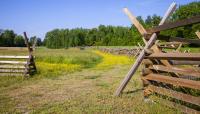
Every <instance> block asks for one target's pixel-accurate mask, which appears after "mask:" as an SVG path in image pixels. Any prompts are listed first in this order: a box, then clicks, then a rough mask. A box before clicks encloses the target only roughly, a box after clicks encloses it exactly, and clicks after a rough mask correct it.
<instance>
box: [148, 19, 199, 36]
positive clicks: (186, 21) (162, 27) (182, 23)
mask: <svg viewBox="0 0 200 114" xmlns="http://www.w3.org/2000/svg"><path fill="white" fill-rule="evenodd" d="M199 22H200V15H198V16H194V17H191V18H188V19H183V20H180V21H176V22H170V23H166V24H163V25H159V26H157V27H153V28H151V29H147V33H148V34H153V33H156V32H160V31H164V30H169V29H172V28H177V27H182V26H185V25H191V24H196V23H199Z"/></svg>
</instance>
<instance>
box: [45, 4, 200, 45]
mask: <svg viewBox="0 0 200 114" xmlns="http://www.w3.org/2000/svg"><path fill="white" fill-rule="evenodd" d="M196 15H200V2H192V3H189V4H186V5H182V6H179V8H178V9H177V10H176V11H175V13H174V14H173V15H172V16H171V18H170V21H176V20H181V19H185V18H189V17H192V16H196ZM137 19H138V20H139V21H140V23H141V24H142V25H143V26H144V27H145V28H151V27H154V26H157V25H158V24H159V22H160V20H161V19H162V17H161V16H158V15H153V16H147V17H146V19H145V20H144V19H143V18H142V17H141V16H138V17H137ZM197 30H200V24H194V25H188V26H185V27H179V28H176V29H172V30H167V31H164V32H161V34H163V35H169V36H179V37H183V38H196V35H195V32H196V31H197ZM138 42H140V43H143V42H142V38H141V35H140V34H139V32H138V31H137V30H136V28H135V27H134V26H133V25H132V26H131V27H122V26H111V25H109V26H105V25H100V26H98V27H97V28H92V29H84V28H75V29H54V30H52V31H49V32H47V33H46V35H45V39H44V44H45V46H46V47H48V48H68V47H75V46H116V45H117V46H134V45H137V44H138Z"/></svg>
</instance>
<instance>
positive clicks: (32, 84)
mask: <svg viewBox="0 0 200 114" xmlns="http://www.w3.org/2000/svg"><path fill="white" fill-rule="evenodd" d="M0 53H1V54H19V53H17V52H16V51H10V52H9V51H6V52H5V51H0ZM21 54H25V51H24V52H22V51H21ZM34 55H35V56H36V65H37V68H38V73H37V74H35V75H34V76H33V77H30V78H28V79H24V78H22V77H0V113H10V114H11V113H12V114H13V113H30V114H38V113H42V114H43V113H48V114H49V113H51V114H66V113H67V114H72V113H75V114H79V113H84V114H85V113H86V114H94V113H100V114H101V113H117V114H118V113H120V114H121V113H124V114H128V113H130V114H133V113H136V114H173V113H174V114H176V113H179V111H178V110H175V109H172V108H169V107H166V106H165V105H163V104H164V103H162V102H161V103H156V102H144V100H143V92H142V83H141V80H140V78H139V72H138V73H137V75H136V76H134V78H133V79H132V80H131V81H130V83H129V84H128V86H127V88H126V89H125V91H124V93H123V95H122V96H120V97H115V96H114V95H113V93H114V92H115V90H116V88H117V87H118V86H119V84H120V81H121V80H122V79H123V77H124V76H125V75H126V73H127V72H128V70H129V69H130V67H131V65H132V63H133V62H134V59H133V58H128V57H126V56H117V55H110V54H105V53H101V52H99V51H96V50H91V49H86V50H79V49H76V48H70V49H54V50H53V49H46V48H39V49H37V50H36V52H35V53H34Z"/></svg>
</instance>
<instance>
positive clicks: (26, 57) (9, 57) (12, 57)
mask: <svg viewBox="0 0 200 114" xmlns="http://www.w3.org/2000/svg"><path fill="white" fill-rule="evenodd" d="M0 58H1V59H4V58H5V59H28V58H29V56H9V55H4V56H2V55H0Z"/></svg>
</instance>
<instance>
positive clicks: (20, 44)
mask: <svg viewBox="0 0 200 114" xmlns="http://www.w3.org/2000/svg"><path fill="white" fill-rule="evenodd" d="M14 45H15V46H17V47H24V46H25V41H24V38H23V36H20V35H19V36H16V37H15V39H14Z"/></svg>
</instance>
